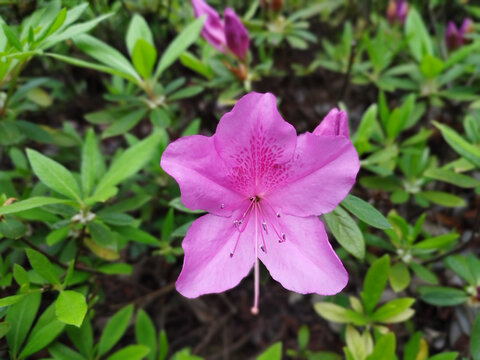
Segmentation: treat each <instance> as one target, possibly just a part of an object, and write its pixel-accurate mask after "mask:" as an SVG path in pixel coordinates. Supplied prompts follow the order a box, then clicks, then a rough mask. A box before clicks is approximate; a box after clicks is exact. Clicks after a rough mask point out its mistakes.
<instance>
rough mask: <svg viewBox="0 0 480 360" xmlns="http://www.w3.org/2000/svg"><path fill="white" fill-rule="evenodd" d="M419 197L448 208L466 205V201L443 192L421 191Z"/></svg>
mask: <svg viewBox="0 0 480 360" xmlns="http://www.w3.org/2000/svg"><path fill="white" fill-rule="evenodd" d="M417 195H419V196H421V197H423V198H425V199H427V200H428V201H431V202H433V203H435V204H438V205H442V206H446V207H462V206H465V205H466V202H465V200H464V199H462V198H461V197H458V196H456V195H453V194H449V193H446V192H443V191H420V192H419V193H417Z"/></svg>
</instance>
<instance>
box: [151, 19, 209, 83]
mask: <svg viewBox="0 0 480 360" xmlns="http://www.w3.org/2000/svg"><path fill="white" fill-rule="evenodd" d="M204 21H205V16H202V17H199V18H198V19H196V20H195V21H194V22H193V23H191V24H190V25H188V26H187V27H186V28H185V29H183V31H182V32H181V33H180V34H179V35H178V36H177V37H176V38H175V39H174V40H173V41H172V42H171V43H170V44H169V45H168V47H167V49H166V50H165V51H164V53H163V55H162V57H161V58H160V62H159V63H158V66H157V69H156V70H155V76H154V77H155V79H158V77H159V76H160V75H161V74H162V72H163V71H164V70H165V69H166V68H168V67H169V66H170V65H171V64H172V63H173V62H174V61H175V60H177V58H178V57H179V56H180V54H181V53H183V52H184V51H185V50H187V48H188V47H189V46H190V45H191V44H192V43H193V42H194V41H195V40H197V38H198V36H199V35H200V31H201V30H202V27H203V22H204Z"/></svg>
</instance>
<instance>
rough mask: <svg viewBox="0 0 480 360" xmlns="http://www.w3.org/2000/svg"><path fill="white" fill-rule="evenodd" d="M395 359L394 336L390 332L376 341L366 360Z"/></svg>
mask: <svg viewBox="0 0 480 360" xmlns="http://www.w3.org/2000/svg"><path fill="white" fill-rule="evenodd" d="M394 358H395V335H394V333H392V332H390V333H388V334H386V335H383V336H382V337H381V338H380V339H378V341H377V343H376V344H375V347H374V348H373V352H372V353H371V354H370V355H368V356H367V358H366V360H391V359H394Z"/></svg>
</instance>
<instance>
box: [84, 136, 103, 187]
mask: <svg viewBox="0 0 480 360" xmlns="http://www.w3.org/2000/svg"><path fill="white" fill-rule="evenodd" d="M104 172H105V163H104V161H103V158H102V154H101V153H100V150H99V148H98V144H97V140H96V139H95V133H94V131H93V130H92V129H88V130H87V132H86V134H85V141H84V143H83V147H82V165H81V172H80V177H81V180H82V188H83V193H84V194H85V196H88V195H89V194H90V192H91V191H92V189H93V186H94V184H95V180H97V179H98V178H100V177H101V176H102V175H103V173H104Z"/></svg>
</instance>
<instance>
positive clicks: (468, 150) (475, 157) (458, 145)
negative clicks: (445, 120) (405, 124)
mask: <svg viewBox="0 0 480 360" xmlns="http://www.w3.org/2000/svg"><path fill="white" fill-rule="evenodd" d="M434 125H435V126H436V127H437V128H438V129H439V130H440V131H441V132H442V135H443V138H444V139H445V141H446V142H447V143H448V144H449V145H450V146H451V147H452V149H453V150H455V151H456V152H457V153H458V154H460V155H461V156H463V157H464V158H465V159H467V160H468V161H470V162H471V163H472V164H474V165H475V166H476V167H477V168H480V148H478V147H476V146H475V145H473V144H471V143H469V142H468V141H467V140H465V139H464V138H462V137H461V136H460V135H459V134H458V133H457V132H456V131H455V130H453V129H451V128H449V127H448V126H446V125H443V124H440V123H438V122H435V121H434Z"/></svg>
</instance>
